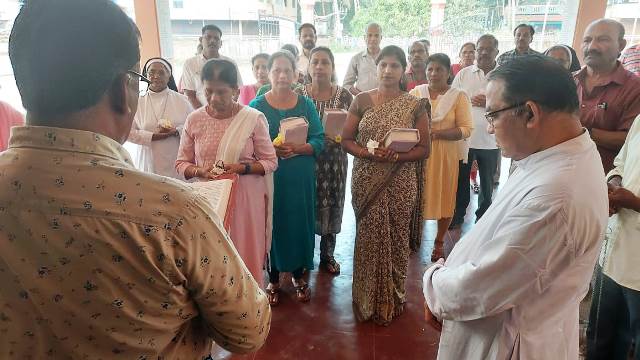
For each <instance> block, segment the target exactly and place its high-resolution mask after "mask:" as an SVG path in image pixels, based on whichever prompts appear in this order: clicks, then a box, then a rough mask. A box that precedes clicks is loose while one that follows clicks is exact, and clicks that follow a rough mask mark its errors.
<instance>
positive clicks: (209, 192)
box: [189, 179, 233, 223]
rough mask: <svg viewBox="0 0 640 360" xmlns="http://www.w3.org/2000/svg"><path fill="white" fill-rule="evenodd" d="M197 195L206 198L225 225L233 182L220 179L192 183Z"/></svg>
mask: <svg viewBox="0 0 640 360" xmlns="http://www.w3.org/2000/svg"><path fill="white" fill-rule="evenodd" d="M189 185H191V186H192V187H193V189H194V192H195V193H196V194H197V195H200V196H202V197H204V198H205V200H206V201H207V202H208V203H209V204H211V206H212V207H213V209H214V210H215V211H216V214H217V215H218V217H220V220H221V221H222V222H223V223H224V221H225V217H226V215H227V208H228V206H229V199H230V198H231V190H232V188H233V180H231V179H220V180H211V181H201V182H194V183H190V184H189Z"/></svg>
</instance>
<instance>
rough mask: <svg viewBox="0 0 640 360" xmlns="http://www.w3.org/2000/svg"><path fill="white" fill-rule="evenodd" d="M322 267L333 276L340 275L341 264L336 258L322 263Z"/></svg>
mask: <svg viewBox="0 0 640 360" xmlns="http://www.w3.org/2000/svg"><path fill="white" fill-rule="evenodd" d="M320 266H322V267H324V268H325V270H327V272H328V273H329V274H331V275H339V274H340V264H338V262H337V261H336V259H334V258H331V259H327V260H322V261H320Z"/></svg>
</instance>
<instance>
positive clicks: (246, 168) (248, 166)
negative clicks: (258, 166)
mask: <svg viewBox="0 0 640 360" xmlns="http://www.w3.org/2000/svg"><path fill="white" fill-rule="evenodd" d="M250 172H251V165H250V164H244V175H247V174H248V173H250Z"/></svg>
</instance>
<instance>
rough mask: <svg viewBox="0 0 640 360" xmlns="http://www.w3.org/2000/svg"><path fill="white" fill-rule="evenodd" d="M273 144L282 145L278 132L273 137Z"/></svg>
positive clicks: (280, 135)
mask: <svg viewBox="0 0 640 360" xmlns="http://www.w3.org/2000/svg"><path fill="white" fill-rule="evenodd" d="M273 145H275V146H280V145H282V134H278V136H276V138H275V139H273Z"/></svg>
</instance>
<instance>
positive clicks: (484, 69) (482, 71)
mask: <svg viewBox="0 0 640 360" xmlns="http://www.w3.org/2000/svg"><path fill="white" fill-rule="evenodd" d="M496 56H498V39H496V38H495V36H493V35H489V34H486V35H482V36H481V37H480V38H479V39H478V41H477V43H476V63H475V64H474V65H471V66H469V67H466V68H464V69H462V70H460V72H458V74H457V75H456V77H455V79H453V83H452V84H451V86H453V87H455V88H459V89H461V90H463V91H464V92H466V93H467V95H468V96H469V98H470V99H471V105H472V108H471V116H472V118H473V131H472V132H471V136H470V137H469V139H466V140H465V142H466V143H467V145H468V146H469V158H468V161H467V162H466V163H465V162H463V161H460V171H459V174H458V193H457V195H456V211H455V213H454V215H453V220H452V221H451V225H450V226H449V228H455V227H459V226H460V225H462V223H463V222H464V216H465V214H466V212H467V207H468V206H469V201H470V197H471V196H470V193H469V173H470V172H471V164H473V161H474V160H475V161H476V162H477V163H478V172H479V173H480V193H479V195H478V209H477V210H476V222H477V221H478V220H480V218H481V217H482V215H483V214H484V213H485V211H487V209H488V208H489V205H491V197H492V196H493V176H494V175H495V173H496V169H497V166H498V158H499V157H500V149H498V146H497V145H496V138H495V136H494V135H493V134H490V133H489V131H488V130H487V120H486V119H485V118H484V108H485V105H486V96H485V93H486V88H487V74H488V73H489V72H490V71H491V70H493V69H495V68H496Z"/></svg>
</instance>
